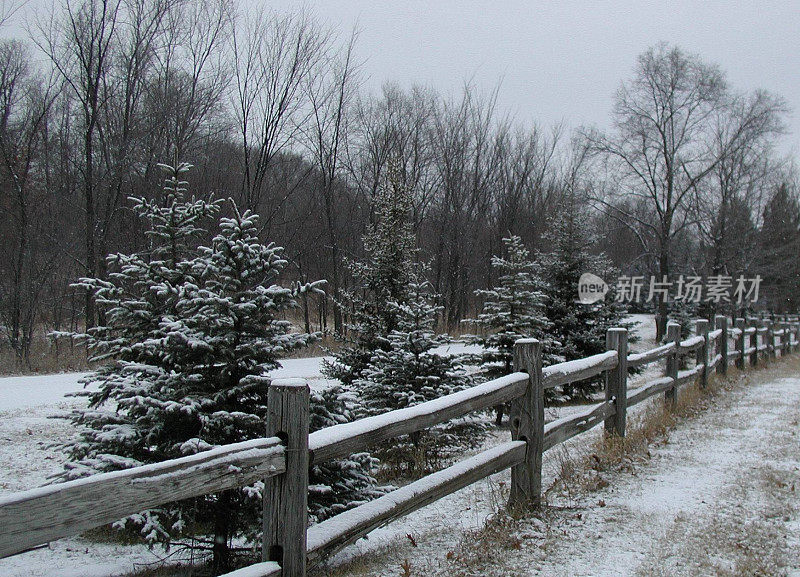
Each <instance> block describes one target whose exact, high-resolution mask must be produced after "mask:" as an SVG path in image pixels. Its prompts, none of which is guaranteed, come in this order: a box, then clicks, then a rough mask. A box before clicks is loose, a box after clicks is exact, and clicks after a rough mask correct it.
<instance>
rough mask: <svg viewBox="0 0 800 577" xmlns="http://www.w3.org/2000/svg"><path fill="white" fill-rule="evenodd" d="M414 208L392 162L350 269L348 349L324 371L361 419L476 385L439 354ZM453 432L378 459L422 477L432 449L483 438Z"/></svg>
mask: <svg viewBox="0 0 800 577" xmlns="http://www.w3.org/2000/svg"><path fill="white" fill-rule="evenodd" d="M410 208H411V191H410V190H408V188H407V187H405V186H404V185H403V184H402V180H401V177H400V174H399V170H398V169H397V167H396V165H394V164H392V166H391V167H390V171H389V174H388V176H387V180H386V183H385V185H384V186H383V187H382V188H381V190H380V191H379V193H378V195H377V197H376V201H375V211H374V213H375V220H374V223H373V225H372V226H371V227H370V230H369V232H368V233H367V234H366V235H365V237H364V247H365V251H366V258H365V259H364V260H362V261H354V262H352V263H351V264H350V270H351V273H352V274H353V277H354V279H355V281H356V285H355V287H354V288H353V289H352V290H350V291H348V292H346V293H345V294H346V300H345V303H343V309H344V310H348V311H350V315H351V320H350V322H349V323H348V328H349V331H350V334H349V335H348V344H347V346H345V347H344V348H343V349H342V350H341V351H340V352H339V353H337V354H336V355H334V360H333V361H332V362H329V363H326V365H325V367H324V370H325V373H326V376H328V377H331V378H336V379H339V380H340V381H341V382H342V383H343V384H344V386H345V387H347V388H349V389H351V390H352V391H353V392H354V393H356V394H357V396H358V398H359V401H360V405H359V407H358V408H357V409H356V413H357V414H358V415H359V416H372V415H379V414H382V413H385V412H388V411H391V410H395V409H400V408H405V407H410V406H413V405H416V404H418V403H421V402H424V401H428V400H431V399H435V398H437V397H440V396H442V395H446V394H449V393H452V392H454V391H457V390H460V389H462V388H464V387H466V386H469V385H470V384H471V383H472V380H471V379H470V378H469V377H468V376H467V374H466V372H465V371H464V369H463V368H462V367H461V365H460V362H459V360H458V359H457V358H454V357H447V356H440V355H437V354H435V353H434V352H433V351H432V349H433V348H434V347H435V346H436V345H438V344H440V343H441V341H440V340H439V339H437V338H436V336H435V334H434V330H433V327H434V325H435V324H436V320H437V315H438V314H439V313H440V311H441V307H438V306H436V305H435V304H434V302H435V300H436V295H435V294H433V293H432V292H431V290H430V288H431V287H430V285H429V284H428V283H426V282H424V281H423V280H422V279H423V277H424V274H425V270H426V267H425V266H424V265H421V264H419V263H418V262H416V258H417V256H418V251H417V249H416V247H415V240H414V234H413V231H412V229H411V224H410V223H409V221H408V213H409V211H410ZM453 426H455V425H453ZM453 426H446V427H440V428H437V429H436V430H435V431H434V432H432V433H430V434H426V435H422V434H416V435H413V436H412V437H411V439H410V440H408V441H407V440H401V441H399V442H397V443H392V444H387V445H386V446H384V447H383V448H382V449H381V450H379V451H377V452H376V455H378V456H379V457H382V460H389V461H390V462H392V463H395V464H398V465H400V466H401V467H405V466H406V465H407V466H408V467H409V468H412V469H414V470H415V471H418V470H419V466H420V464H421V463H422V461H425V463H426V464H430V462H431V460H432V457H431V455H432V450H433V449H432V447H433V448H435V451H436V454H437V455H441V454H443V453H447V452H448V451H451V450H456V449H457V448H458V447H459V446H463V445H464V444H473V443H474V442H476V441H477V440H478V439H479V436H478V435H476V434H475V433H476V432H477V430H475V428H474V427H471V426H467V425H464V426H465V427H466V428H469V429H470V432H471V434H470V435H469V436H468V438H467V437H466V436H465V437H464V438H462V439H461V440H457V436H456V435H454V434H451V433H452V429H453Z"/></svg>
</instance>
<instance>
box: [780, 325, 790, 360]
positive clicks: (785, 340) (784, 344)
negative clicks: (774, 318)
mask: <svg viewBox="0 0 800 577" xmlns="http://www.w3.org/2000/svg"><path fill="white" fill-rule="evenodd" d="M781 328H782V329H783V333H782V334H781V357H785V356H786V355H788V354H789V338H790V337H789V325H788V323H785V322H781Z"/></svg>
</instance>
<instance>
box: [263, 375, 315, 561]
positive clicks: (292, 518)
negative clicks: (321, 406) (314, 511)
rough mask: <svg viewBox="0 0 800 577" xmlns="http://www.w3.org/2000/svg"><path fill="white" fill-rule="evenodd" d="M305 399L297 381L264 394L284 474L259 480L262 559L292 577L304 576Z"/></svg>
mask: <svg viewBox="0 0 800 577" xmlns="http://www.w3.org/2000/svg"><path fill="white" fill-rule="evenodd" d="M308 399H309V392H308V385H307V384H306V383H305V381H303V380H302V379H276V380H274V381H272V384H271V385H270V387H269V390H268V393H267V404H268V413H267V436H268V437H279V438H281V439H282V440H283V441H284V443H285V445H286V472H285V473H284V474H282V475H277V476H275V477H270V478H268V479H265V480H264V514H263V523H264V525H263V527H264V536H263V543H262V550H261V558H262V560H263V561H276V562H278V563H279V564H280V566H281V569H282V575H291V576H292V577H305V574H306V527H307V525H308V418H309V416H308V412H309V410H308Z"/></svg>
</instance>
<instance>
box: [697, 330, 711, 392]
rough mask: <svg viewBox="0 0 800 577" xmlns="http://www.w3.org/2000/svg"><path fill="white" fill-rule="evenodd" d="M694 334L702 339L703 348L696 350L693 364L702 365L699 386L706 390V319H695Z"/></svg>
mask: <svg viewBox="0 0 800 577" xmlns="http://www.w3.org/2000/svg"><path fill="white" fill-rule="evenodd" d="M694 332H695V333H696V334H697V335H698V336H701V337H703V346H702V347H700V348H699V349H697V356H696V357H695V362H696V363H697V364H698V365H699V364H700V363H702V364H703V370H702V371H700V386H701V387H702V388H704V389H705V388H706V387H707V386H708V350H709V348H710V347H709V346H708V321H707V320H706V319H697V321H695V325H694Z"/></svg>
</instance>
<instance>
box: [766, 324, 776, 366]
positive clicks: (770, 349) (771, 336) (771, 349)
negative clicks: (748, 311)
mask: <svg viewBox="0 0 800 577" xmlns="http://www.w3.org/2000/svg"><path fill="white" fill-rule="evenodd" d="M764 324H765V325H766V326H767V336H766V339H767V358H770V359H774V358H775V333H774V332H773V331H774V329H773V327H772V321H771V320H769V319H767V320H766V321H764Z"/></svg>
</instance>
